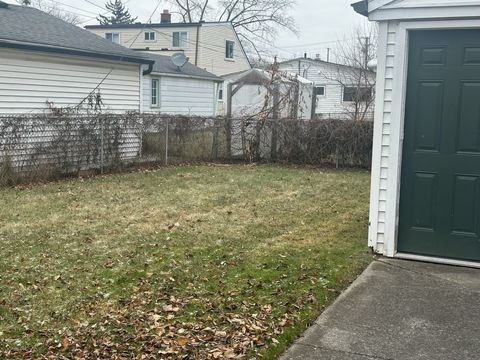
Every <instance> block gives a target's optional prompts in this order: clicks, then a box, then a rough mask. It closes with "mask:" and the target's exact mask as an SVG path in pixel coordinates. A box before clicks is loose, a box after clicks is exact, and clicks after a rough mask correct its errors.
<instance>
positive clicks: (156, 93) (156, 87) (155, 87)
mask: <svg viewBox="0 0 480 360" xmlns="http://www.w3.org/2000/svg"><path fill="white" fill-rule="evenodd" d="M159 105H160V80H158V79H152V106H159Z"/></svg>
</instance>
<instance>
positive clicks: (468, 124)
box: [456, 82, 480, 153]
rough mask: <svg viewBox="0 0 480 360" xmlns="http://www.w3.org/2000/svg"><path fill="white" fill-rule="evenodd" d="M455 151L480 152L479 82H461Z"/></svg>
mask: <svg viewBox="0 0 480 360" xmlns="http://www.w3.org/2000/svg"><path fill="white" fill-rule="evenodd" d="M460 94H461V95H460V101H459V111H460V114H459V117H458V118H459V120H458V130H457V144H456V148H457V151H462V152H475V153H479V152H480V82H462V83H461V91H460Z"/></svg>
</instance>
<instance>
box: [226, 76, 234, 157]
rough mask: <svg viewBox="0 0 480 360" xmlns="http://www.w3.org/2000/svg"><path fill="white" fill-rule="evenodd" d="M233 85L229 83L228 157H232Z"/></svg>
mask: <svg viewBox="0 0 480 360" xmlns="http://www.w3.org/2000/svg"><path fill="white" fill-rule="evenodd" d="M233 95H234V94H233V86H232V84H228V85H227V118H226V119H225V131H226V142H227V144H226V145H227V158H228V159H231V158H232V98H233Z"/></svg>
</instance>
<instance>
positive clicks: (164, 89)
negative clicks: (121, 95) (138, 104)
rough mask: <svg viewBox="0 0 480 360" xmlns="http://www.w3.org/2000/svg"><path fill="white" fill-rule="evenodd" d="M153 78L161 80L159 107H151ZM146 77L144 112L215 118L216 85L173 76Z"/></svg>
mask: <svg viewBox="0 0 480 360" xmlns="http://www.w3.org/2000/svg"><path fill="white" fill-rule="evenodd" d="M152 76H153V78H155V79H160V81H159V83H160V92H159V103H160V106H159V107H154V106H151V98H152V96H151V94H152V93H151V83H152ZM152 76H144V79H143V84H144V85H143V91H144V96H143V99H144V100H143V111H145V112H161V113H163V114H176V115H199V116H215V105H216V104H215V103H216V99H215V97H216V96H215V92H216V83H215V82H214V81H211V80H200V79H190V78H181V77H171V76H156V75H152Z"/></svg>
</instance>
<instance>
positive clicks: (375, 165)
mask: <svg viewBox="0 0 480 360" xmlns="http://www.w3.org/2000/svg"><path fill="white" fill-rule="evenodd" d="M387 38H388V23H386V22H381V23H380V24H379V29H378V43H379V44H381V46H379V47H378V53H377V59H378V65H377V69H378V72H377V81H376V90H375V93H376V95H377V96H376V98H375V114H374V124H373V125H374V127H373V151H372V171H371V177H372V183H371V184H370V220H369V230H368V246H370V247H372V246H374V245H375V242H376V239H377V234H378V204H379V201H380V171H381V167H382V164H381V160H382V132H383V107H384V100H385V98H384V97H385V72H386V63H387Z"/></svg>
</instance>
